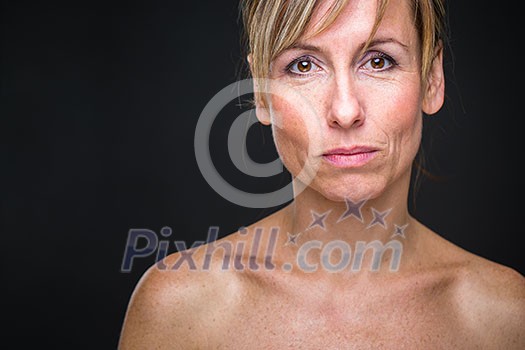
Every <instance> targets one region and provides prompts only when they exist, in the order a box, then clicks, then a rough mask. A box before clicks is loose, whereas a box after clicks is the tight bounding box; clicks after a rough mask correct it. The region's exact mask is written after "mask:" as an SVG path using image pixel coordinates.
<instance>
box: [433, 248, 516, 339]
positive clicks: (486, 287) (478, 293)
mask: <svg viewBox="0 0 525 350" xmlns="http://www.w3.org/2000/svg"><path fill="white" fill-rule="evenodd" d="M437 246H441V245H437ZM442 247H443V248H444V250H446V251H448V253H445V254H444V256H445V257H446V258H447V259H450V260H452V261H455V262H456V263H455V264H454V268H452V269H451V270H452V272H451V273H452V274H453V275H454V280H455V281H456V283H454V286H455V287H454V289H453V296H454V297H453V300H454V303H455V304H456V308H457V310H458V317H459V318H460V319H461V322H462V324H464V325H465V326H466V327H467V328H468V329H470V331H471V332H472V334H473V335H475V337H476V338H477V339H480V340H482V341H483V344H485V348H488V349H492V348H494V349H524V348H525V331H524V328H523V324H524V323H525V278H524V277H523V276H522V275H521V274H520V273H519V272H517V271H516V270H514V269H512V268H510V267H507V266H504V265H501V264H498V263H496V262H493V261H490V260H487V259H485V258H483V257H481V256H478V255H475V254H472V253H470V252H467V251H465V250H463V249H461V248H459V247H457V246H456V245H454V244H452V243H450V242H445V243H443V245H442Z"/></svg>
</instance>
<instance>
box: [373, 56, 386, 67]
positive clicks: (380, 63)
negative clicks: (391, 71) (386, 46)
mask: <svg viewBox="0 0 525 350" xmlns="http://www.w3.org/2000/svg"><path fill="white" fill-rule="evenodd" d="M370 65H371V66H372V68H373V69H383V68H385V65H386V64H385V59H384V58H383V57H376V58H372V60H371V61H370Z"/></svg>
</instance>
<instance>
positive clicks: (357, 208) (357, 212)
mask: <svg viewBox="0 0 525 350" xmlns="http://www.w3.org/2000/svg"><path fill="white" fill-rule="evenodd" d="M345 202H346V211H345V212H344V213H343V215H341V217H340V218H339V220H337V222H340V221H343V220H344V219H346V218H347V217H349V216H352V215H353V216H355V217H356V218H357V219H358V220H359V221H361V222H363V214H361V208H362V207H363V205H365V202H366V199H363V200H361V201H359V202H357V203H354V202H352V200H350V199H348V198H345Z"/></svg>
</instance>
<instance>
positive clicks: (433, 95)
mask: <svg viewBox="0 0 525 350" xmlns="http://www.w3.org/2000/svg"><path fill="white" fill-rule="evenodd" d="M444 100H445V74H444V72H443V48H442V46H439V47H438V48H437V52H436V55H435V57H434V60H433V61H432V66H431V69H430V72H429V73H428V79H427V84H426V87H425V95H424V97H423V106H422V107H423V108H422V109H423V112H424V113H425V114H428V115H432V114H435V113H437V112H438V111H439V110H440V109H441V107H442V106H443V102H444Z"/></svg>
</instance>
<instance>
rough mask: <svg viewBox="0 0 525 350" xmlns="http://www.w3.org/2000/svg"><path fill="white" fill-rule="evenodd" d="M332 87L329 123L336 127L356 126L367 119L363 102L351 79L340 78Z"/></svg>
mask: <svg viewBox="0 0 525 350" xmlns="http://www.w3.org/2000/svg"><path fill="white" fill-rule="evenodd" d="M334 85H335V86H334V89H332V92H331V94H332V96H331V108H330V111H329V113H328V124H329V126H331V127H334V128H337V127H338V128H344V129H347V128H356V127H359V126H361V125H362V124H363V123H364V121H365V113H364V110H363V106H362V103H361V101H360V98H359V96H358V94H357V91H356V89H355V87H354V85H353V83H352V81H351V79H349V78H346V79H338V80H337V81H335V82H334Z"/></svg>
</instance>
